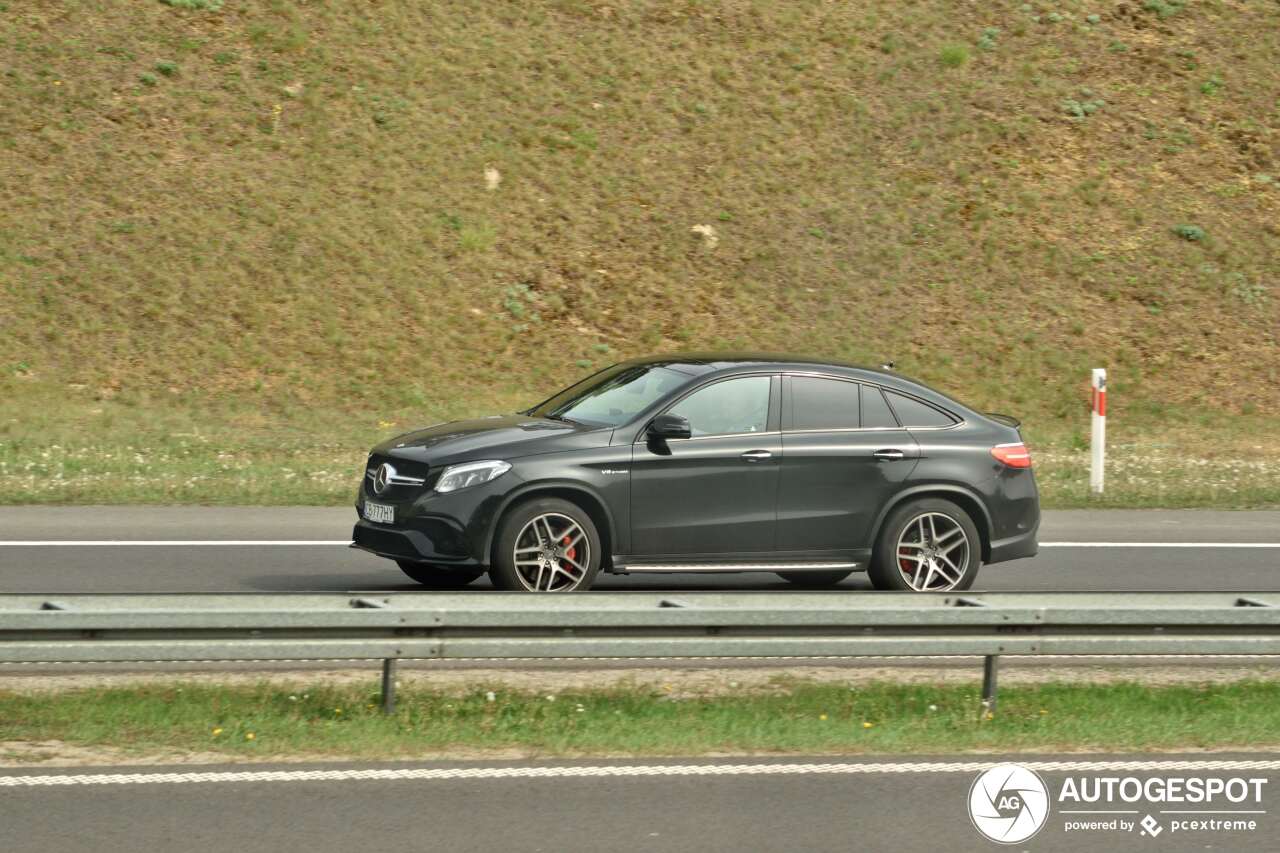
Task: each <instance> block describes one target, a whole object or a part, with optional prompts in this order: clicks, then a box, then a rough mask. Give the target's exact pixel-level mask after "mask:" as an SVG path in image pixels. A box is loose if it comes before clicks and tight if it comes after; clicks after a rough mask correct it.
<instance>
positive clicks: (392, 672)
mask: <svg viewBox="0 0 1280 853" xmlns="http://www.w3.org/2000/svg"><path fill="white" fill-rule="evenodd" d="M395 712H396V660H395V658H386V659H384V660H383V661H382V713H384V714H394V713H395Z"/></svg>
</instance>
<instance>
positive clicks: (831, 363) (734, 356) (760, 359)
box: [627, 351, 896, 376]
mask: <svg viewBox="0 0 1280 853" xmlns="http://www.w3.org/2000/svg"><path fill="white" fill-rule="evenodd" d="M627 363H628V364H665V365H688V366H690V367H693V366H705V368H706V369H708V370H719V369H724V368H731V367H745V366H759V365H772V364H777V365H813V366H819V367H839V368H845V369H850V370H860V371H863V372H866V373H874V374H880V375H890V374H889V372H888V371H885V370H883V369H879V368H873V367H867V366H866V365H861V364H855V363H853V362H849V361H842V360H840V359H832V358H824V357H822V356H814V355H795V354H791V353H776V352H745V351H731V352H673V353H662V354H659V355H649V356H641V357H639V358H633V359H629V360H628V361H627ZM893 375H895V376H896V374H893Z"/></svg>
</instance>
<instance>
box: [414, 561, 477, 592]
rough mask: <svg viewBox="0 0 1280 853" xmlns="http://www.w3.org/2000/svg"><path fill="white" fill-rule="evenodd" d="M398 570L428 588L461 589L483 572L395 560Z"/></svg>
mask: <svg viewBox="0 0 1280 853" xmlns="http://www.w3.org/2000/svg"><path fill="white" fill-rule="evenodd" d="M396 565H397V566H399V567H400V571H402V572H404V573H405V574H406V575H408V576H409V577H410V578H412V579H413V580H415V581H417V582H418V583H420V584H422V585H423V586H425V587H427V588H428V589H462V587H464V586H466V585H467V584H469V583H471V582H472V581H473V580H475V579H476V578H478V577H480V576H481V575H482V574H484V569H458V568H453V567H451V566H433V565H431V564H430V563H414V562H412V561H410V560H396Z"/></svg>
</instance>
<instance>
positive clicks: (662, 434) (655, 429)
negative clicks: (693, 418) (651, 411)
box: [648, 415, 693, 439]
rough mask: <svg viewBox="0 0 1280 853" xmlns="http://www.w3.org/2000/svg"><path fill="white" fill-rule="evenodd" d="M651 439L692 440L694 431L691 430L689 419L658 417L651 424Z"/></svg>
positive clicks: (674, 416)
mask: <svg viewBox="0 0 1280 853" xmlns="http://www.w3.org/2000/svg"><path fill="white" fill-rule="evenodd" d="M648 435H649V437H650V438H661V439H667V438H690V437H692V436H693V431H692V430H690V429H689V419H688V418H684V417H681V416H680V415H658V416H657V417H656V418H654V419H653V422H652V423H650V424H649V429H648Z"/></svg>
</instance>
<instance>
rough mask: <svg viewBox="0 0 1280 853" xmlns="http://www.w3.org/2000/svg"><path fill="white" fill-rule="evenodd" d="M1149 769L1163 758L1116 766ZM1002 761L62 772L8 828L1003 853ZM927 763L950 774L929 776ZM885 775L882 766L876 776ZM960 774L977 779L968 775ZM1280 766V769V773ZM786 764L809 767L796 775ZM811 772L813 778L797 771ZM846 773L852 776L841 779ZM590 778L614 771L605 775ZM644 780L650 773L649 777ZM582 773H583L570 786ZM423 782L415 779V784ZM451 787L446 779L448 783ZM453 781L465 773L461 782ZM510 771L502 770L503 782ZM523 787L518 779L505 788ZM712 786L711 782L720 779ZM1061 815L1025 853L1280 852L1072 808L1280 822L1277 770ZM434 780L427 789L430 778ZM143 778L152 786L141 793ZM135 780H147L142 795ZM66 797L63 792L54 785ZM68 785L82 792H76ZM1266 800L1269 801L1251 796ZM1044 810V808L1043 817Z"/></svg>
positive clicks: (519, 846)
mask: <svg viewBox="0 0 1280 853" xmlns="http://www.w3.org/2000/svg"><path fill="white" fill-rule="evenodd" d="M1276 757H1277V756H1275V755H1267V756H1263V755H1241V756H1224V755H1213V756H1205V755H1203V754H1202V755H1197V756H1185V757H1178V756H1159V758H1160V759H1161V760H1162V761H1174V762H1182V761H1184V760H1203V759H1205V758H1212V759H1218V760H1229V759H1233V758H1236V759H1242V760H1244V761H1245V762H1248V761H1250V760H1254V759H1259V758H1271V759H1274V758H1276ZM1106 758H1108V757H1105V756H1080V755H1068V756H1017V757H1013V758H1012V759H1010V760H1013V761H1018V762H1027V761H1046V760H1047V761H1065V762H1078V761H1081V760H1084V761H1098V760H1103V759H1106ZM1110 758H1111V759H1113V760H1121V761H1150V760H1151V758H1150V757H1128V758H1126V757H1124V756H1114V757H1110ZM1001 760H1002V759H1000V758H998V757H992V756H972V755H969V756H953V757H945V756H944V757H931V758H917V757H912V758H911V759H908V760H906V761H903V760H902V759H898V758H892V757H880V758H876V757H867V758H862V759H845V758H831V757H827V758H783V759H756V758H737V759H723V760H717V761H705V760H701V759H692V760H686V761H649V760H631V761H599V760H592V761H579V762H562V761H561V762H516V763H512V762H508V763H504V764H498V763H495V762H470V763H449V764H445V763H436V764H396V765H307V766H306V767H305V768H304V767H299V766H297V765H293V766H289V765H278V766H275V767H266V766H263V765H252V766H246V765H239V766H231V767H225V766H224V767H203V766H202V767H191V766H187V767H176V768H157V767H135V768H117V769H111V768H92V769H88V770H75V769H70V770H53V769H41V770H35V769H24V768H9V769H6V770H0V825H3V827H4V836H5V838H6V847H7V849H12V850H15V851H16V850H21V851H26V853H55V851H77V853H79V851H82V850H85V849H93V850H94V851H97V853H117V851H119V853H134V851H137V850H148V851H154V853H163V851H170V850H175V851H177V850H180V851H187V850H201V851H208V853H216V851H223V850H225V851H232V852H233V853H243V851H248V850H272V851H294V850H297V851H314V853H348V851H351V850H379V851H396V850H405V851H415V852H416V853H417V852H418V851H431V850H441V851H446V850H447V851H454V853H464V851H478V852H479V851H483V852H484V853H488V851H493V850H504V851H513V853H515V851H544V850H545V851H577V850H582V851H592V853H606V851H628V853H629V851H670V853H716V852H717V851H726V853H729V851H732V853H740V851H752V853H759V852H760V851H787V853H793V851H808V850H820V851H844V850H849V851H853V850H867V851H894V853H910V851H928V853H937V851H939V850H947V851H956V853H961V851H970V850H972V851H990V850H992V849H997V848H998V845H996V844H994V843H993V842H991V841H988V840H986V839H985V838H983V837H982V836H981V835H979V834H978V831H977V829H975V827H974V825H973V824H972V823H971V821H970V817H969V807H968V803H969V793H970V787H971V785H973V783H974V780H975V779H976V778H977V776H978V772H979V770H978V769H975V768H974V767H973V765H974V764H975V763H990V764H997V763H1000V761H1001ZM917 762H931V763H932V762H940V763H941V762H946V764H945V765H943V766H942V767H941V768H939V767H937V766H936V765H935V767H934V768H931V769H929V770H927V771H922V770H920V769H917V770H915V771H912V770H911V769H910V765H911V764H912V763H917ZM868 764H871V765H873V766H872V767H868V766H866V765H868ZM957 764H960V765H961V767H963V768H964V769H960V768H958V767H957V766H956V765H957ZM1272 764H1273V765H1274V764H1275V763H1274V762H1272ZM779 765H792V767H791V769H786V768H782V767H780V766H779ZM797 765H798V766H797ZM832 765H840V766H842V767H843V769H836V770H835V772H832ZM586 768H604V772H603V773H601V772H599V770H598V769H597V770H590V769H586ZM627 768H642V769H640V770H634V769H627ZM366 769H368V770H379V769H382V770H398V771H401V776H402V778H398V779H371V778H360V774H357V773H346V774H342V773H341V772H339V773H338V774H336V775H338V776H339V778H335V779H330V780H327V781H319V780H316V779H315V778H314V777H312V778H310V779H307V778H305V777H304V778H299V777H298V776H288V775H287V776H286V777H285V778H281V779H277V780H275V781H265V780H262V779H261V777H257V778H256V779H255V777H252V776H248V777H244V778H243V779H241V778H240V777H233V779H229V780H226V781H212V780H209V781H199V780H193V779H189V778H186V777H185V776H182V775H176V776H172V777H169V776H162V777H157V776H155V775H153V774H166V773H175V774H186V773H191V772H200V773H204V772H230V773H244V772H246V771H248V772H249V773H254V772H260V771H264V770H281V771H285V772H286V774H287V773H288V772H289V771H294V772H295V773H297V772H298V771H304V772H305V771H314V770H322V771H325V770H328V771H335V770H336V771H342V770H347V771H352V770H366ZM566 770H567V772H566ZM406 771H407V772H406ZM442 771H443V772H442ZM450 771H455V772H456V771H463V773H464V774H470V775H462V777H461V778H458V777H457V776H454V777H453V778H450V776H451V772H450ZM490 771H498V772H496V773H495V772H490ZM504 771H505V772H507V773H508V774H510V775H507V776H506V777H505V778H504V777H503V776H501V775H499V773H500V772H504ZM709 771H711V772H709ZM1040 772H1041V776H1042V778H1043V779H1044V782H1045V783H1046V785H1047V793H1048V795H1049V798H1050V800H1051V801H1053V802H1052V805H1051V809H1050V812H1049V813H1048V816H1047V818H1046V820H1045V823H1044V824H1043V828H1042V829H1041V830H1040V832H1039V834H1038V835H1036V836H1034V837H1033V838H1031V839H1029V840H1027V841H1025V842H1023V843H1021V844H1017V845H1013V846H1011V848H1010V849H1013V850H1026V849H1034V850H1036V851H1043V853H1053V851H1072V853H1077V852H1080V853H1084V852H1086V851H1116V850H1161V851H1166V850H1167V851H1183V850H1188V851H1189V850H1197V851H1203V850H1231V851H1264V850H1265V851H1274V850H1275V849H1276V838H1277V831H1276V821H1277V819H1280V818H1278V817H1277V816H1276V815H1274V814H1265V813H1264V814H1257V813H1253V814H1239V815H1235V816H1234V817H1235V818H1236V819H1245V820H1250V819H1251V820H1256V821H1257V826H1256V828H1255V829H1253V830H1247V829H1245V830H1236V831H1228V832H1223V831H1216V832H1215V831H1206V830H1191V831H1181V830H1176V829H1174V828H1173V827H1172V826H1171V825H1170V824H1171V821H1172V820H1174V819H1187V818H1192V819H1211V818H1215V817H1216V818H1219V819H1221V818H1227V817H1232V816H1231V815H1203V814H1201V815H1193V816H1178V815H1170V814H1164V813H1162V812H1161V809H1192V808H1204V806H1203V805H1201V806H1191V805H1172V804H1168V803H1149V802H1139V803H1135V804H1126V803H1123V802H1117V803H1114V804H1109V805H1108V804H1105V803H1104V804H1094V805H1089V804H1085V805H1083V806H1080V805H1077V806H1075V807H1084V808H1090V807H1091V808H1107V807H1109V808H1113V809H1115V808H1118V809H1122V810H1125V811H1126V812H1127V813H1126V814H1123V815H1116V814H1106V815H1089V816H1079V815H1066V814H1062V813H1061V812H1062V810H1063V808H1070V807H1072V806H1071V804H1068V805H1063V804H1061V803H1059V802H1056V801H1057V799H1058V793H1059V792H1060V791H1061V790H1062V783H1063V780H1064V778H1065V777H1066V776H1067V775H1071V776H1074V777H1076V778H1077V779H1079V778H1082V777H1086V776H1087V777H1090V778H1092V777H1097V776H1113V777H1120V778H1123V777H1126V776H1133V777H1136V778H1138V779H1143V780H1145V779H1147V778H1151V777H1153V776H1162V777H1168V776H1180V777H1188V776H1197V775H1198V776H1208V777H1215V778H1221V779H1227V778H1231V777H1240V778H1245V779H1248V778H1266V779H1267V780H1268V781H1267V782H1266V783H1264V784H1263V785H1262V786H1261V788H1260V789H1259V790H1260V791H1261V802H1251V801H1246V802H1244V803H1238V804H1232V803H1227V802H1225V801H1223V802H1219V803H1214V804H1213V807H1214V808H1219V809H1230V810H1232V811H1236V810H1245V809H1247V810H1250V811H1254V812H1257V811H1262V812H1267V811H1274V809H1268V806H1269V805H1271V804H1272V803H1273V802H1274V800H1275V798H1276V797H1277V796H1280V791H1276V790H1275V788H1276V782H1277V781H1280V772H1277V771H1276V770H1274V769H1256V767H1255V768H1253V769H1249V768H1248V764H1247V763H1246V764H1242V765H1240V766H1236V767H1232V768H1231V769H1222V770H1213V771H1205V770H1197V769H1195V768H1194V766H1193V765H1185V764H1177V763H1175V764H1174V765H1172V766H1170V767H1168V768H1166V769H1161V770H1159V771H1153V770H1152V769H1149V768H1143V769H1137V768H1133V767H1122V768H1118V769H1106V770H1103V769H1101V768H1097V767H1085V768H1077V767H1073V768H1071V769H1063V770H1057V771H1051V770H1041V771H1040ZM76 773H86V774H92V775H93V776H99V777H100V776H107V777H111V776H113V775H114V774H122V775H121V776H120V777H117V778H116V779H115V780H108V781H106V782H105V783H103V780H101V779H99V780H98V782H99V783H98V784H84V783H83V780H81V782H80V783H79V784H59V785H47V786H46V785H40V786H32V785H29V784H26V783H21V782H20V783H18V784H15V783H14V782H13V781H12V780H13V779H14V778H15V777H18V778H23V779H26V778H29V777H32V776H44V777H50V776H52V777H58V776H62V777H66V776H68V775H69V774H76ZM415 773H416V774H417V775H414V774H415ZM138 774H141V775H143V776H146V777H149V778H148V779H146V780H145V781H146V784H138V783H136V782H140V781H144V780H138V779H137V778H136V777H137V775H138ZM131 779H133V780H136V781H134V782H130V781H129V780H131ZM46 781H54V780H46ZM62 781H64V782H75V781H76V780H75V779H74V778H72V779H64V780H62ZM1250 799H1252V798H1250ZM1042 802H1043V801H1042ZM1148 814H1151V815H1153V820H1159V822H1160V824H1161V828H1160V830H1159V832H1158V833H1157V836H1156V837H1155V838H1152V837H1151V836H1149V835H1148V836H1143V835H1141V834H1140V832H1141V830H1140V829H1139V828H1137V827H1135V828H1134V829H1132V830H1129V831H1121V830H1119V829H1115V830H1111V829H1100V830H1093V831H1072V832H1068V831H1066V829H1065V824H1066V821H1068V820H1073V819H1089V820H1104V821H1110V820H1114V819H1117V818H1120V817H1123V818H1124V819H1125V820H1127V821H1132V822H1137V821H1141V820H1142V818H1144V817H1145V816H1147V815H1148Z"/></svg>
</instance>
